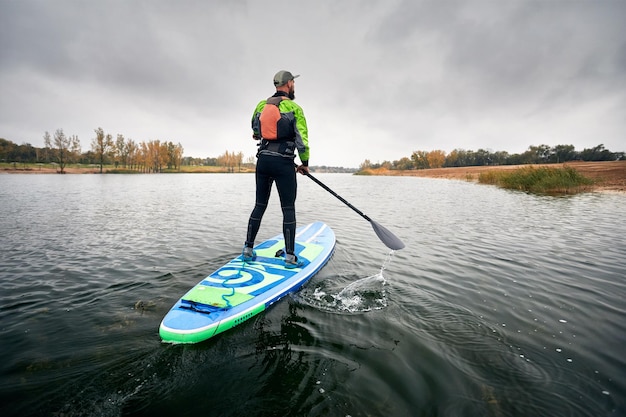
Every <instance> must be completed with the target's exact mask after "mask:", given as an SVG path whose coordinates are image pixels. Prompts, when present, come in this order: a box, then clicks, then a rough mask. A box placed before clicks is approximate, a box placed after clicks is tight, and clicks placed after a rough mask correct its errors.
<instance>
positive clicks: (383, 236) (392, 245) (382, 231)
mask: <svg viewBox="0 0 626 417" xmlns="http://www.w3.org/2000/svg"><path fill="white" fill-rule="evenodd" d="M305 175H306V176H307V177H309V178H311V179H312V180H313V181H315V182H316V183H317V185H319V186H320V187H322V188H323V189H325V190H326V191H328V192H329V193H331V194H332V195H334V196H335V197H337V198H338V199H339V201H341V202H342V203H344V204H345V205H346V206H348V207H350V208H351V209H352V210H354V211H356V212H357V213H358V214H359V215H360V216H361V217H363V218H364V219H365V220H367V221H368V222H370V223H371V225H372V228H373V229H374V232H375V233H376V236H378V238H379V239H380V240H381V241H382V242H383V243H384V244H385V245H386V246H387V247H388V248H389V249H393V250H399V249H402V248H404V243H402V241H401V240H400V239H398V237H397V236H396V235H394V234H393V233H391V232H390V231H389V230H388V229H386V228H385V227H383V226H381V225H380V224H378V223H376V222H375V221H374V220H372V219H370V218H369V217H368V216H366V215H365V214H363V212H362V211H361V210H359V209H357V208H356V207H354V206H353V205H352V204H350V203H349V202H348V201H347V200H346V199H344V198H343V197H341V196H340V195H339V194H337V193H336V192H334V191H333V190H331V189H330V188H328V186H326V184H324V183H323V182H321V181H320V180H318V179H317V178H315V177H314V176H313V175H311V173H309V172H305Z"/></svg>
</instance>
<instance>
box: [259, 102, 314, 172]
mask: <svg viewBox="0 0 626 417" xmlns="http://www.w3.org/2000/svg"><path fill="white" fill-rule="evenodd" d="M281 95H282V94H281ZM266 104H267V100H261V101H260V102H259V104H257V106H256V108H255V109H254V113H253V114H252V132H253V135H254V137H255V138H261V137H260V136H261V135H260V128H259V126H260V124H259V116H260V115H261V112H262V111H263V108H264V107H265V105H266ZM278 109H279V110H280V113H281V122H280V124H279V132H280V130H281V129H282V130H283V132H284V134H279V137H280V136H284V135H287V136H290V137H292V139H290V140H293V141H294V142H295V144H296V148H297V149H298V155H299V156H300V161H302V163H303V164H304V163H306V164H308V161H309V130H308V128H307V125H306V118H305V117H304V112H303V111H302V107H300V106H299V105H298V104H296V103H295V102H294V101H292V100H289V99H283V100H282V101H281V102H280V104H279V106H278ZM281 126H282V128H281Z"/></svg>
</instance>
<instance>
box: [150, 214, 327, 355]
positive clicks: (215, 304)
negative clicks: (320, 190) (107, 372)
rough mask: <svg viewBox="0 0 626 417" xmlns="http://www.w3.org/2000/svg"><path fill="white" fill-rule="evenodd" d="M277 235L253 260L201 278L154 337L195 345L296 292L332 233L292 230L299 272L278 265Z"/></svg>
mask: <svg viewBox="0 0 626 417" xmlns="http://www.w3.org/2000/svg"><path fill="white" fill-rule="evenodd" d="M284 247H285V241H284V238H283V236H282V234H280V235H277V236H274V237H273V238H271V239H268V240H266V241H264V242H262V243H260V244H259V245H257V246H256V247H255V248H254V249H255V251H256V257H255V259H253V260H252V261H248V262H244V261H243V259H242V257H241V256H238V257H236V258H235V259H233V260H231V261H230V262H228V263H227V264H226V265H224V266H223V267H221V268H219V269H218V270H217V271H215V272H213V273H212V274H211V275H209V276H208V277H206V278H204V279H203V280H202V281H200V282H199V283H198V284H196V285H195V286H194V287H193V288H191V289H190V290H189V291H188V292H187V293H186V294H184V295H183V296H182V297H181V298H180V299H179V300H178V302H176V304H174V306H173V307H172V309H171V310H170V311H169V312H168V313H167V314H166V315H165V317H164V318H163V321H162V322H161V326H160V328H159V334H160V336H161V339H162V340H163V341H165V342H172V343H197V342H201V341H203V340H206V339H208V338H210V337H213V336H215V335H216V334H219V333H221V332H223V331H225V330H228V329H230V328H232V327H234V326H236V325H238V324H240V323H243V322H244V321H245V320H247V319H249V318H250V317H253V316H254V315H256V314H258V313H260V312H262V311H264V310H265V309H266V308H267V307H269V306H270V305H271V304H273V303H274V302H276V301H278V300H279V299H280V298H282V297H283V296H284V295H286V294H288V293H290V292H293V291H296V290H297V289H298V288H300V286H302V284H304V283H305V282H306V281H307V280H309V279H310V278H311V277H312V276H313V275H315V274H316V273H317V272H318V271H319V270H320V269H321V268H322V267H323V266H324V265H325V264H326V262H328V260H329V259H330V257H331V255H332V253H333V251H334V248H335V233H334V232H333V231H332V229H331V228H330V227H328V226H327V225H326V224H325V223H323V222H314V223H311V224H308V225H306V226H301V227H299V228H298V229H297V230H296V244H295V253H296V255H297V256H298V258H299V259H300V260H301V261H302V262H303V265H302V266H301V267H299V268H293V269H288V268H285V266H284Z"/></svg>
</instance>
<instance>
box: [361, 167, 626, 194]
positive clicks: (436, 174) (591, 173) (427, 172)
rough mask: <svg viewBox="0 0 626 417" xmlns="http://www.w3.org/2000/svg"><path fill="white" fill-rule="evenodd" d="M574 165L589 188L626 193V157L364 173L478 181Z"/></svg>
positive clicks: (369, 173) (382, 170) (378, 170)
mask: <svg viewBox="0 0 626 417" xmlns="http://www.w3.org/2000/svg"><path fill="white" fill-rule="evenodd" d="M531 166H532V167H534V168H541V167H545V168H572V169H574V170H575V171H576V172H578V173H579V174H581V175H582V176H584V177H586V178H588V179H591V180H593V184H592V185H589V186H585V187H584V190H585V191H606V192H619V193H626V161H604V162H567V163H564V164H545V165H500V166H471V167H455V168H432V169H416V170H405V171H398V170H387V169H384V168H381V169H376V170H366V171H364V172H360V174H362V175H392V176H414V177H424V178H442V179H452V180H463V181H478V180H479V177H480V175H481V174H485V173H488V172H514V171H516V170H519V169H523V168H528V167H531Z"/></svg>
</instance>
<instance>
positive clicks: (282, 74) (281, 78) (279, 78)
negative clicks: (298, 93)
mask: <svg viewBox="0 0 626 417" xmlns="http://www.w3.org/2000/svg"><path fill="white" fill-rule="evenodd" d="M298 77H299V75H293V74H292V73H290V72H289V71H278V72H277V73H276V75H274V85H275V86H276V87H278V86H281V85H284V84H286V83H287V81H289V80H293V79H294V78H298Z"/></svg>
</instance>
